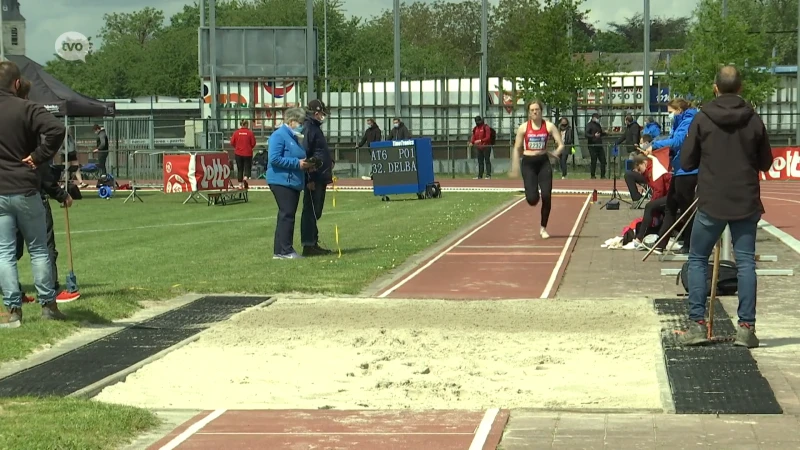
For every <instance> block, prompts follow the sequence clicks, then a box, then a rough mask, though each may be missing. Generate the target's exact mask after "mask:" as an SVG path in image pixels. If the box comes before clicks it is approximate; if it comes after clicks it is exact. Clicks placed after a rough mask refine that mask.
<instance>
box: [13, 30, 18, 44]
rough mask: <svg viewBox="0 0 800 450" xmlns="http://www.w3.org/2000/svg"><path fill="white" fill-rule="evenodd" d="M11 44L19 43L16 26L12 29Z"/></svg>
mask: <svg viewBox="0 0 800 450" xmlns="http://www.w3.org/2000/svg"><path fill="white" fill-rule="evenodd" d="M11 45H19V35H18V33H17V29H16V28H12V29H11Z"/></svg>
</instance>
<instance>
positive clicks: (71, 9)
mask: <svg viewBox="0 0 800 450" xmlns="http://www.w3.org/2000/svg"><path fill="white" fill-rule="evenodd" d="M3 1H4V3H5V2H13V1H14V0H3ZM189 1H193V0H160V1H158V2H155V1H151V0H55V1H54V0H19V3H20V9H21V11H22V15H23V16H25V18H26V19H27V24H28V31H27V40H28V42H27V45H28V52H27V53H28V56H29V57H31V58H32V59H34V60H36V61H39V62H40V63H44V62H45V61H47V60H49V59H51V58H52V55H53V53H54V51H55V40H56V38H57V37H58V36H59V35H60V34H61V33H64V32H65V31H78V32H81V33H83V34H85V35H87V36H94V35H96V34H97V32H98V30H99V29H100V27H101V26H102V18H103V14H105V13H111V12H131V11H135V10H138V9H141V8H144V7H146V6H154V7H158V8H161V9H162V10H164V12H165V14H166V16H167V17H169V16H170V15H172V14H173V13H175V12H177V11H179V10H180V9H181V8H182V6H183V5H184V4H186V3H187V2H189ZM298 2H299V0H298ZM490 2H491V3H496V0H490ZM344 3H345V5H346V9H347V12H348V13H350V14H353V13H355V12H358V13H359V14H362V15H367V16H370V15H374V14H378V13H379V12H380V11H381V10H383V9H388V8H391V7H392V4H393V2H392V0H346V1H345V2H344ZM642 4H643V2H642V1H627V2H613V1H610V0H587V1H586V3H585V7H586V8H588V9H590V10H591V14H590V18H591V20H592V22H593V23H594V24H595V25H596V26H598V27H600V28H603V26H604V25H605V24H606V23H608V22H610V21H615V20H619V19H621V18H623V17H626V16H629V15H631V14H634V13H637V12H641V11H642ZM696 4H697V0H659V1H655V2H652V6H651V14H652V15H654V16H655V15H658V16H666V17H669V16H676V15H685V14H688V13H689V12H690V11H691V10H692V9H694V7H695V5H696Z"/></svg>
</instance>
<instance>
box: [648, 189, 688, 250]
mask: <svg viewBox="0 0 800 450" xmlns="http://www.w3.org/2000/svg"><path fill="white" fill-rule="evenodd" d="M695 188H697V175H680V176H673V177H672V183H670V185H669V193H668V194H667V204H666V211H665V213H664V223H663V224H662V225H661V230H660V231H659V233H658V235H659V236H664V234H665V233H666V232H667V230H669V229H670V227H672V225H673V224H674V223H675V221H676V220H677V219H678V217H679V216H680V214H683V213H684V211H686V210H687V209H689V207H690V206H691V205H692V202H694V194H695ZM693 222H694V220H690V221H689V224H688V225H687V226H686V229H684V231H683V234H682V235H681V236H680V237H679V239H683V247H684V248H689V244H690V240H691V237H692V223H693ZM680 226H682V224H679V225H678V227H680ZM668 241H669V238H665V239H664V240H663V241H661V243H660V244H659V245H658V249H659V250H663V249H664V248H666V246H667V242H668Z"/></svg>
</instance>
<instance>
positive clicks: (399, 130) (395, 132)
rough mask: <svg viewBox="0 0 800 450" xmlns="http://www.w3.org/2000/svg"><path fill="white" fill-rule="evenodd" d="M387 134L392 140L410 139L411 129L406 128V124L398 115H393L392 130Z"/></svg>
mask: <svg viewBox="0 0 800 450" xmlns="http://www.w3.org/2000/svg"><path fill="white" fill-rule="evenodd" d="M389 134H390V137H391V139H392V140H393V141H402V140H405V139H411V131H409V130H408V127H407V126H406V124H404V123H403V121H402V120H400V118H399V117H395V118H394V119H393V120H392V131H391V132H390V133H389Z"/></svg>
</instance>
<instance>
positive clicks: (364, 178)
mask: <svg viewBox="0 0 800 450" xmlns="http://www.w3.org/2000/svg"><path fill="white" fill-rule="evenodd" d="M361 179H362V180H364V181H369V180H371V179H372V178H370V177H368V176H366V175H364V176H362V177H361Z"/></svg>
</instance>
